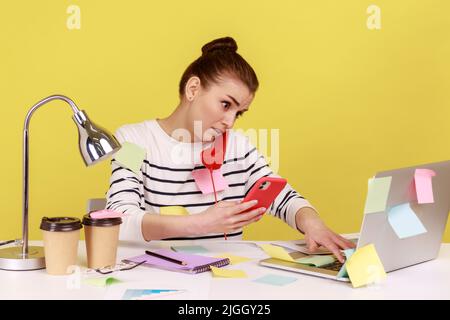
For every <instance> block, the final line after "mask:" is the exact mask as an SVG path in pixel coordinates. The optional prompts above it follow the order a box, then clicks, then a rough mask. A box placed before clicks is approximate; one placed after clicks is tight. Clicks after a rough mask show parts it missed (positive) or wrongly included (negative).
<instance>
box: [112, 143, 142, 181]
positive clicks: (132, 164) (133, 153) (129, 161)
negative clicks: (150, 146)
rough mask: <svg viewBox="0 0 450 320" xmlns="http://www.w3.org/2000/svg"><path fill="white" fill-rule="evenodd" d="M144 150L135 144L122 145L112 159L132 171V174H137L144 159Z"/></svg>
mask: <svg viewBox="0 0 450 320" xmlns="http://www.w3.org/2000/svg"><path fill="white" fill-rule="evenodd" d="M145 154H146V152H145V149H143V148H142V147H140V146H138V145H137V144H134V143H131V142H126V141H125V142H124V143H122V147H121V148H120V150H119V151H117V152H116V154H115V156H114V159H116V161H118V162H120V164H122V165H123V166H125V167H127V168H128V169H130V170H132V171H133V172H134V173H136V174H138V173H139V171H140V169H141V166H142V162H143V161H144V159H145Z"/></svg>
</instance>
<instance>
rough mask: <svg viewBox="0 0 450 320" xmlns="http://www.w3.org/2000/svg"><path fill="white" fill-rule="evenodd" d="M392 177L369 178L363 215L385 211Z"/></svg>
mask: <svg viewBox="0 0 450 320" xmlns="http://www.w3.org/2000/svg"><path fill="white" fill-rule="evenodd" d="M391 181H392V177H381V178H371V179H369V182H368V191H367V198H366V205H365V207H364V213H365V214H368V213H374V212H380V211H384V210H386V203H387V199H388V195H389V190H390V189H391Z"/></svg>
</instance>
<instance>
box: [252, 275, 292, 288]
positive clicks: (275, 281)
mask: <svg viewBox="0 0 450 320" xmlns="http://www.w3.org/2000/svg"><path fill="white" fill-rule="evenodd" d="M253 281H254V282H259V283H264V284H270V285H273V286H285V285H287V284H289V283H292V282H295V281H297V278H293V277H286V276H279V275H276V274H268V275H265V276H264V277H261V278H258V279H255V280H253Z"/></svg>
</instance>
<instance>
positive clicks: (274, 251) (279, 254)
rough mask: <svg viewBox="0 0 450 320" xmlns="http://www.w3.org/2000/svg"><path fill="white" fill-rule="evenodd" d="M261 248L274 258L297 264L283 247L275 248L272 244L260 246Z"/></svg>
mask: <svg viewBox="0 0 450 320" xmlns="http://www.w3.org/2000/svg"><path fill="white" fill-rule="evenodd" d="M260 247H261V248H262V249H263V250H264V251H265V252H266V253H267V254H268V255H269V256H270V257H272V258H275V259H280V260H285V261H290V262H297V261H295V260H294V258H292V257H291V255H290V254H289V253H288V252H287V251H286V250H284V248H282V247H279V246H274V245H272V244H260Z"/></svg>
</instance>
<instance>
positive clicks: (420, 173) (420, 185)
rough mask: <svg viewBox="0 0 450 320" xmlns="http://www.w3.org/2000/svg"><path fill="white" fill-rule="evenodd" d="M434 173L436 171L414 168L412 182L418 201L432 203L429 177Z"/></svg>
mask: <svg viewBox="0 0 450 320" xmlns="http://www.w3.org/2000/svg"><path fill="white" fill-rule="evenodd" d="M435 175H436V172H434V171H433V170H430V169H416V171H415V173H414V183H415V186H416V194H417V202H418V203H434V197H433V184H432V181H431V177H434V176H435Z"/></svg>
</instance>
